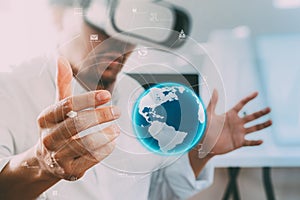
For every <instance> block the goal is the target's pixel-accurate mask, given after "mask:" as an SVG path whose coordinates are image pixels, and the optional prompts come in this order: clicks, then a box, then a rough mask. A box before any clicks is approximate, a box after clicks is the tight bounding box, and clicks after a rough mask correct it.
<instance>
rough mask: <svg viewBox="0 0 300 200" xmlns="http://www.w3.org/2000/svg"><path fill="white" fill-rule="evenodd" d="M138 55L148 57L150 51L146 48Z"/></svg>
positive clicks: (142, 48) (141, 49)
mask: <svg viewBox="0 0 300 200" xmlns="http://www.w3.org/2000/svg"><path fill="white" fill-rule="evenodd" d="M138 54H139V56H140V57H145V56H147V55H148V50H147V48H145V47H141V48H139V50H138Z"/></svg>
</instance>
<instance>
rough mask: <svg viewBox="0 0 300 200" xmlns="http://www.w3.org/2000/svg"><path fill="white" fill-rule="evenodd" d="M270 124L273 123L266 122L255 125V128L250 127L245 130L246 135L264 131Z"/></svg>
mask: <svg viewBox="0 0 300 200" xmlns="http://www.w3.org/2000/svg"><path fill="white" fill-rule="evenodd" d="M272 123H273V122H272V120H268V121H266V122H264V123H261V124H257V125H255V126H251V127H249V128H246V134H249V133H253V132H255V131H260V130H262V129H265V128H267V127H269V126H271V125H272Z"/></svg>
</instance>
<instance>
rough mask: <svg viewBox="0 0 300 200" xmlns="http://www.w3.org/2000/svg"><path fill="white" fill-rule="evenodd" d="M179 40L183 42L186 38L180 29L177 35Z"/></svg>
mask: <svg viewBox="0 0 300 200" xmlns="http://www.w3.org/2000/svg"><path fill="white" fill-rule="evenodd" d="M178 38H179V39H180V40H184V39H185V38H186V35H185V33H184V31H183V29H181V31H180V33H179V37H178Z"/></svg>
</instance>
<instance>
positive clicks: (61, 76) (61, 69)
mask: <svg viewBox="0 0 300 200" xmlns="http://www.w3.org/2000/svg"><path fill="white" fill-rule="evenodd" d="M72 77H73V73H72V68H71V65H70V63H69V61H68V60H67V59H66V58H63V57H59V58H58V60H57V74H56V92H57V93H56V100H57V101H60V100H62V99H64V98H66V97H69V96H71V95H72Z"/></svg>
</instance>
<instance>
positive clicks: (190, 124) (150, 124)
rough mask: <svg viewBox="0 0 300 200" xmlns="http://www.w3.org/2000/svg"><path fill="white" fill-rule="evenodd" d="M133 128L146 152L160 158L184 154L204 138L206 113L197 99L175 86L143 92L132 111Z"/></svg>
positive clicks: (152, 88)
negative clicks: (156, 154) (153, 153)
mask: <svg viewBox="0 0 300 200" xmlns="http://www.w3.org/2000/svg"><path fill="white" fill-rule="evenodd" d="M132 116H133V120H132V121H133V129H134V132H135V134H136V136H137V138H138V139H139V141H140V142H141V143H142V144H143V145H144V146H145V147H146V148H147V149H148V150H150V151H152V152H155V153H159V154H162V155H174V154H180V153H185V152H187V151H189V150H190V149H191V148H193V147H194V146H195V145H196V144H197V143H198V142H199V140H201V138H202V136H203V135H204V131H205V128H206V121H207V118H206V111H205V107H204V104H203V102H202V100H201V99H200V97H198V96H197V95H196V94H195V92H194V91H193V90H191V89H190V88H188V87H186V86H184V85H181V84H177V83H161V84H157V85H155V86H154V87H151V88H149V89H148V90H145V91H144V92H143V93H142V94H141V96H140V97H139V98H138V100H137V101H136V103H135V105H134V108H133V115H132Z"/></svg>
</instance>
